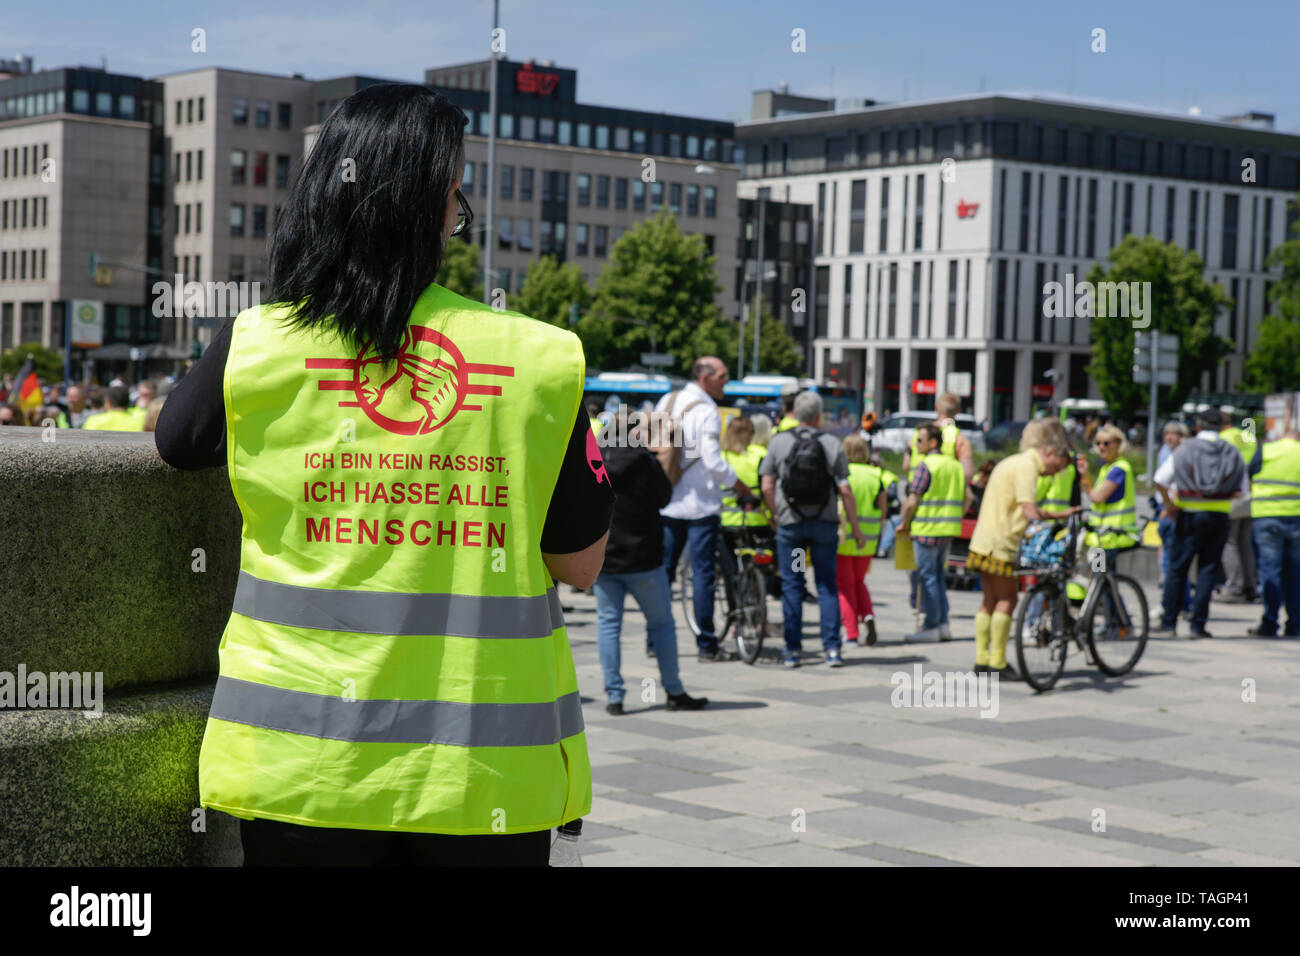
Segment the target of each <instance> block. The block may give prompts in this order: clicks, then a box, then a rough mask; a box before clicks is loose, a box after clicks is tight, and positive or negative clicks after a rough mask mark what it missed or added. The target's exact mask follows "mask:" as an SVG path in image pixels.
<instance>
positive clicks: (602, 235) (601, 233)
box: [593, 226, 609, 259]
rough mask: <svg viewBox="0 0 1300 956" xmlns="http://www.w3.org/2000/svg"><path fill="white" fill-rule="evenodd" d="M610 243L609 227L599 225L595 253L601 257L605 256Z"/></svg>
mask: <svg viewBox="0 0 1300 956" xmlns="http://www.w3.org/2000/svg"><path fill="white" fill-rule="evenodd" d="M608 245H609V227H608V226H597V227H596V248H595V249H594V250H593V254H594V255H595V256H596V257H597V258H599V259H603V258H605V251H606V247H607V246H608Z"/></svg>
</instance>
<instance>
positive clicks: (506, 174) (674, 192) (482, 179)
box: [461, 162, 718, 218]
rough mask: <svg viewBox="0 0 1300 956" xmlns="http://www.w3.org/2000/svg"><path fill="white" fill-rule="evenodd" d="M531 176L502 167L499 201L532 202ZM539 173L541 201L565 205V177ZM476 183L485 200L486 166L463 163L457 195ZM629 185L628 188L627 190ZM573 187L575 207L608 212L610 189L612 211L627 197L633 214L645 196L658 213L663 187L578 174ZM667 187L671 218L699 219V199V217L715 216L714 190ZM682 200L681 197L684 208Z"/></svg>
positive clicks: (520, 169)
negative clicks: (702, 215)
mask: <svg viewBox="0 0 1300 956" xmlns="http://www.w3.org/2000/svg"><path fill="white" fill-rule="evenodd" d="M476 166H477V169H476V168H475V167H476ZM516 173H518V175H516ZM535 173H536V170H534V169H533V168H532V167H529V166H521V167H518V168H517V169H516V167H514V166H509V165H502V166H501V167H500V177H499V178H500V183H499V196H500V198H502V199H515V198H516V197H517V198H518V199H520V200H521V201H523V202H532V201H533V198H534V188H533V183H534V179H535ZM541 173H542V175H541V180H542V188H541V198H542V201H543V202H546V201H554V202H568V201H569V174H568V173H566V172H561V171H559V170H547V169H544V170H542V171H541ZM476 179H477V180H478V185H479V193H480V195H483V196H486V195H487V192H488V185H489V182H490V180H491V177H490V176H489V175H488V164H487V163H483V162H480V163H477V164H475V163H473V162H467V163H465V175H464V178H463V179H462V181H461V191H462V192H464V193H465V194H466V195H471V196H472V195H473V194H474V186H475V180H476ZM629 183H630V184H631V185H630V187H629ZM575 185H576V189H575V197H574V198H575V200H576V202H577V205H579V206H593V205H594V206H595V207H596V208H599V209H608V208H610V196H611V188H610V187H611V186H612V187H613V189H612V194H613V208H615V209H627V208H628V201H629V195H630V197H631V203H632V209H633V210H634V211H637V212H643V211H645V209H646V197H647V195H648V196H649V200H650V210H651V211H652V212H658V211H659V210H660V209H661V208H662V207H663V204H664V195H665V189H664V186H665V184H664V183H663V182H653V183H649V184H648V186H649V188H647V184H646V183H645V182H643V181H642V180H640V179H629V178H628V177H624V176H612V177H611V176H602V175H596V176H592V175H591V174H590V173H578V174H577V176H576V177H575ZM593 186H594V187H595V188H594V189H593ZM667 186H668V188H667V191H666V192H667V196H668V206H669V208H670V209H672V211H673V213H674V214H676V215H678V216H680V215H682V213H683V209H684V211H685V214H686V215H688V216H698V215H700V214H701V202H700V200H701V195H702V197H703V214H704V215H705V216H706V217H708V218H714V217H716V216H717V214H718V188H717V187H716V186H705V187H703V189H702V190H701V188H700V186H699V185H698V184H696V183H685V184H683V183H668V184H667ZM683 187H685V188H683ZM683 196H685V206H684V207H683V202H682V200H683Z"/></svg>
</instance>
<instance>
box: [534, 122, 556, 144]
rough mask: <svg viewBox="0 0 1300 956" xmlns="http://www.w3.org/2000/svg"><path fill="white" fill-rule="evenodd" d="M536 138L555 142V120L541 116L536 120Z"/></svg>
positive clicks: (539, 140)
mask: <svg viewBox="0 0 1300 956" xmlns="http://www.w3.org/2000/svg"><path fill="white" fill-rule="evenodd" d="M537 140H538V142H541V143H554V142H555V120H553V119H549V118H547V117H542V118H541V119H539V120H538V121H537Z"/></svg>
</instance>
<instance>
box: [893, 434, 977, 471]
mask: <svg viewBox="0 0 1300 956" xmlns="http://www.w3.org/2000/svg"><path fill="white" fill-rule="evenodd" d="M940 431H941V432H942V433H943V444H942V445H940V446H939V454H941V455H947V456H948V457H949V458H951V459H953V460H954V461H956V460H957V436H958V435H960V434H961V429H959V428H958V427H957V426H956V425H944V426H943V428H942V429H940ZM920 440H921V436H920V434H919V433H918V432H917V430H915V429H913V431H912V441H911V442H910V443H909V444H908V446H907V447H908V449H909V450H910V451H911V453H912V455H911V457H910V458H909V459H908V461H909V462H910V463H911V466H912V467H911V468H909V469H908V472H909V473H908V476H907V479H908V481H911V480H912V479H914V478H915V477H916V463H917V461H919V460H920V459H921V457H922V455H921V449H920V447H919V445H918V442H919V441H920ZM965 473H966V472H965V470H964V469H963V471H962V474H963V475H964V474H965Z"/></svg>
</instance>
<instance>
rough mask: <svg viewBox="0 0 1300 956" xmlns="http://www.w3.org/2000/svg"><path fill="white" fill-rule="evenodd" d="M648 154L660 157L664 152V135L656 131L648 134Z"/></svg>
mask: <svg viewBox="0 0 1300 956" xmlns="http://www.w3.org/2000/svg"><path fill="white" fill-rule="evenodd" d="M650 152H651V153H652V154H653V155H655V156H662V155H663V154H664V152H665V150H664V134H663V133H661V132H659V131H658V130H656V131H655V132H653V133H651V134H650Z"/></svg>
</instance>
